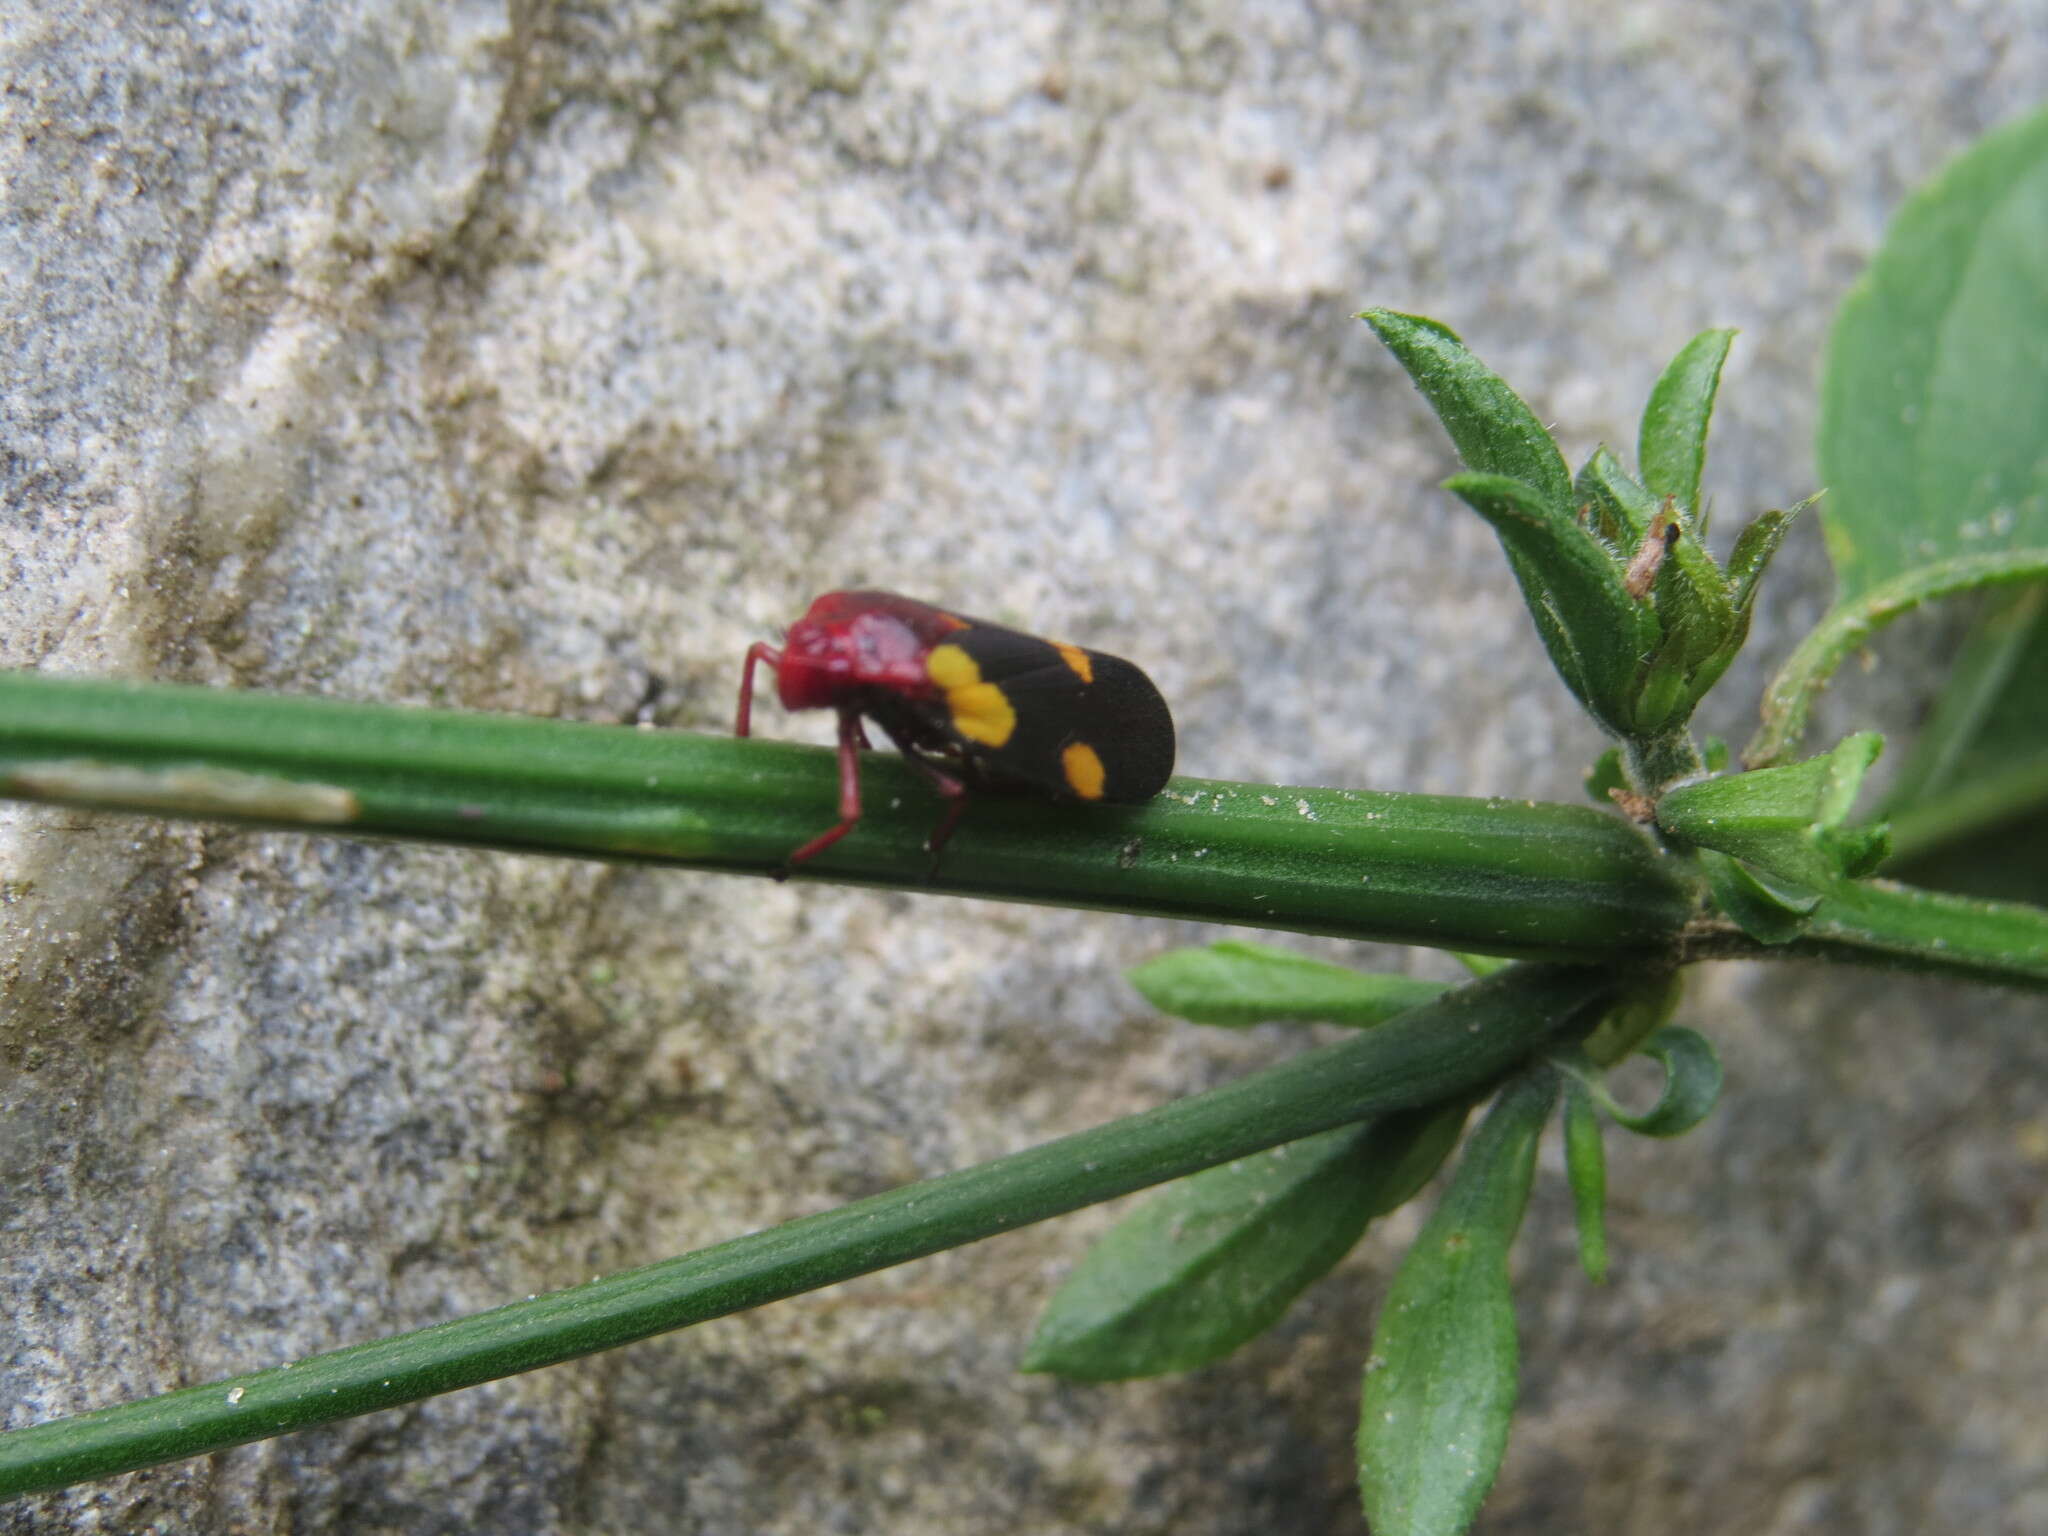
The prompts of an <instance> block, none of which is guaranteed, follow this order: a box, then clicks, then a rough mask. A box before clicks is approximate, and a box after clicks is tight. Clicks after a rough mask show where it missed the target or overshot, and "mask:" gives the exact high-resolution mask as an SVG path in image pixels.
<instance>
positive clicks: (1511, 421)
mask: <svg viewBox="0 0 2048 1536" xmlns="http://www.w3.org/2000/svg"><path fill="white" fill-rule="evenodd" d="M1358 318H1359V319H1361V320H1363V321H1364V322H1365V323H1366V324H1367V325H1369V326H1371V327H1372V329H1373V334H1374V335H1376V336H1378V337H1379V339H1380V341H1381V342H1382V344H1384V345H1385V347H1386V348H1387V350H1388V351H1390V352H1392V353H1393V354H1394V356H1395V357H1396V358H1397V359H1399V360H1400V363H1401V366H1402V367H1403V368H1406V369H1407V370H1408V376H1409V377H1410V378H1411V379H1413V380H1414V381H1415V387H1416V388H1417V389H1419V390H1421V391H1422V394H1423V398H1425V399H1426V400H1428V401H1429V403H1430V406H1431V408H1432V409H1433V410H1435V412H1436V414H1437V419H1438V420H1439V421H1441V422H1442V423H1443V424H1444V430H1445V431H1446V432H1448V433H1450V435H1451V441H1452V443H1454V444H1455V445H1456V446H1457V449H1458V457H1459V458H1461V459H1463V460H1464V461H1465V467H1466V468H1467V469H1470V470H1472V471H1474V472H1475V473H1478V474H1484V475H1504V476H1506V477H1507V478H1508V479H1511V480H1519V481H1521V482H1522V483H1523V484H1524V485H1526V486H1529V487H1530V488H1532V489H1533V490H1534V491H1535V492H1536V494H1537V496H1538V497H1539V498H1540V499H1541V501H1542V503H1543V505H1544V506H1545V508H1546V509H1547V510H1549V511H1551V512H1553V513H1555V514H1557V515H1560V516H1569V515H1570V513H1571V512H1572V510H1573V509H1572V494H1571V476H1570V474H1569V473H1568V472H1567V471H1566V469H1565V463H1564V458H1563V456H1562V455H1561V454H1559V453H1558V451H1557V444H1556V442H1555V441H1554V440H1553V439H1552V438H1551V435H1550V434H1549V433H1548V432H1546V431H1545V430H1544V428H1543V423H1542V422H1540V421H1538V420H1537V419H1536V414H1535V412H1533V411H1531V410H1530V409H1529V407H1528V406H1527V405H1526V404H1524V403H1523V401H1522V397H1521V396H1520V395H1518V394H1516V393H1515V392H1514V391H1513V390H1512V389H1510V388H1508V386H1507V383H1506V381H1505V380H1503V379H1502V378H1501V376H1500V375H1499V374H1497V373H1495V372H1494V371H1493V370H1492V369H1491V368H1489V367H1487V366H1486V364H1484V363H1482V362H1480V361H1479V359H1478V358H1476V357H1474V356H1473V355H1472V354H1471V353H1470V352H1468V351H1467V350H1466V349H1465V344H1464V343H1463V342H1462V341H1460V340H1459V339H1458V334H1457V332H1455V331H1453V330H1452V329H1451V328H1450V327H1449V326H1447V325H1441V324H1439V323H1438V322H1437V321H1434V320H1429V319H1425V318H1424V317H1423V316H1421V315H1403V314H1397V313H1396V312H1395V311H1393V310H1390V309H1368V310H1367V311H1365V313H1363V314H1362V315H1360V316H1359V317H1358Z"/></svg>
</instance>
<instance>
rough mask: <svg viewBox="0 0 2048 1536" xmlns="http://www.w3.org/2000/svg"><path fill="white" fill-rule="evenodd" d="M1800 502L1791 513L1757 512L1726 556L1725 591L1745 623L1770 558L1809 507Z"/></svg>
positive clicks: (1738, 535) (1806, 503)
mask: <svg viewBox="0 0 2048 1536" xmlns="http://www.w3.org/2000/svg"><path fill="white" fill-rule="evenodd" d="M1811 505H1812V502H1811V501H1802V502H1801V503H1799V505H1798V506H1796V507H1793V508H1792V509H1791V510H1790V511H1784V512H1777V511H1773V512H1760V513H1758V514H1757V516H1756V517H1755V518H1754V519H1752V520H1751V522H1750V524H1749V526H1748V527H1747V528H1745V529H1743V530H1742V532H1740V533H1738V534H1737V535H1736V536H1735V548H1733V549H1732V550H1730V551H1729V552H1728V570H1727V576H1728V590H1729V593H1730V597H1731V600H1732V601H1733V603H1734V605H1735V611H1736V613H1737V614H1738V615H1740V616H1741V617H1742V618H1743V619H1744V620H1745V621H1746V620H1747V619H1748V617H1749V611H1750V609H1751V608H1752V607H1753V606H1754V605H1755V603H1756V588H1757V583H1758V582H1759V581H1761V580H1762V579H1763V574H1764V572H1765V571H1766V570H1768V569H1769V568H1770V564H1771V557H1772V556H1773V555H1775V554H1777V552H1778V546H1779V545H1781V544H1783V543H1784V542H1785V535H1786V534H1788V533H1790V532H1791V531H1792V525H1793V523H1794V522H1796V521H1798V518H1799V514H1800V513H1801V512H1802V511H1804V510H1805V509H1806V508H1807V507H1809V506H1811Z"/></svg>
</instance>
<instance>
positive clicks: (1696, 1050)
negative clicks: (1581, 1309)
mask: <svg viewBox="0 0 2048 1536" xmlns="http://www.w3.org/2000/svg"><path fill="white" fill-rule="evenodd" d="M1643 1054H1644V1055H1645V1056H1648V1057H1651V1058H1652V1059H1653V1060H1655V1061H1656V1062H1657V1063H1658V1064H1659V1065H1660V1066H1662V1067H1663V1068H1664V1089H1663V1091H1662V1092H1661V1093H1659V1094H1658V1095H1657V1102H1656V1103H1655V1104H1652V1105H1651V1106H1650V1107H1649V1108H1648V1109H1646V1110H1644V1111H1643V1113H1641V1114H1640V1115H1633V1114H1630V1113H1629V1112H1628V1111H1627V1110H1625V1109H1623V1108H1622V1107H1621V1106H1620V1105H1619V1104H1617V1103H1615V1102H1614V1100H1613V1099H1612V1098H1611V1097H1609V1096H1607V1095H1606V1094H1605V1093H1604V1091H1603V1092H1602V1093H1600V1094H1599V1095H1598V1097H1600V1100H1601V1108H1603V1109H1605V1110H1606V1111H1607V1113H1608V1114H1609V1115H1610V1116H1612V1117H1613V1119H1614V1121H1615V1123H1616V1124H1617V1125H1621V1126H1624V1127H1626V1128H1627V1129H1629V1130H1631V1131H1634V1132H1635V1133H1636V1134H1637V1135H1638V1136H1658V1137H1672V1136H1683V1135H1684V1134H1685V1133H1686V1132H1687V1131H1689V1130H1691V1129H1692V1128H1693V1127H1694V1126H1696V1125H1698V1124H1699V1123H1700V1122H1701V1121H1702V1120H1704V1119H1706V1118H1707V1115H1708V1114H1709V1113H1710V1112H1711V1111H1712V1110H1713V1107H1714V1105H1715V1103H1716V1102H1717V1101H1718V1100H1719V1099H1720V1097H1721V1058H1720V1057H1718V1056H1717V1055H1715V1054H1714V1047H1713V1046H1712V1044H1710V1043H1709V1042H1708V1040H1707V1037H1706V1036H1705V1035H1702V1034H1700V1033H1699V1032H1698V1031H1697V1030H1691V1029H1687V1028H1685V1027H1684V1026H1683V1025H1676V1024H1674V1025H1672V1026H1670V1027H1669V1028H1666V1029H1660V1030H1658V1031H1657V1033H1656V1034H1654V1035H1652V1036H1651V1037H1650V1038H1649V1039H1648V1040H1647V1041H1645V1042H1644V1043H1643Z"/></svg>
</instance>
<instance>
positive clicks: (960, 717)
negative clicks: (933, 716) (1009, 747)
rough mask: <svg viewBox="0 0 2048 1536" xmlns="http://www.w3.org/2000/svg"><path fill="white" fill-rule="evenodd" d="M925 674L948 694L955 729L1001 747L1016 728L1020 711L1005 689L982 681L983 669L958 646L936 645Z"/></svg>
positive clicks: (972, 737) (926, 665)
mask: <svg viewBox="0 0 2048 1536" xmlns="http://www.w3.org/2000/svg"><path fill="white" fill-rule="evenodd" d="M924 672H925V676H926V677H929V678H930V679H931V680H932V681H933V682H934V683H937V684H938V685H939V687H940V688H941V689H943V690H944V691H945V695H946V709H947V711H948V713H950V714H951V715H952V717H953V729H954V730H956V731H958V732H959V733H960V734H961V735H962V736H965V737H966V738H967V739H968V740H969V741H978V742H980V743H981V744H982V745H983V746H984V747H1000V746H1002V745H1003V743H1005V742H1006V741H1008V740H1009V739H1010V736H1011V733H1012V732H1014V731H1015V730H1016V729H1017V711H1016V710H1015V709H1014V708H1012V707H1011V704H1010V701H1009V699H1008V698H1006V697H1005V696H1004V694H1003V690H1002V689H1000V688H998V687H997V686H996V685H995V684H994V683H984V682H983V681H982V680H981V668H980V666H979V665H977V664H976V662H975V660H974V658H973V657H972V656H970V655H968V654H967V653H966V652H965V651H963V650H961V649H960V647H959V646H957V645H935V646H933V647H932V653H931V654H930V655H929V656H927V657H926V658H925V661H924Z"/></svg>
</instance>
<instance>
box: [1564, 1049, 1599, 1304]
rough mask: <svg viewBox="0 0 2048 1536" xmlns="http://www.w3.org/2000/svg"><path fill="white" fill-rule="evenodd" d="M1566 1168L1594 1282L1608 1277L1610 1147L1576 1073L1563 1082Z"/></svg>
mask: <svg viewBox="0 0 2048 1536" xmlns="http://www.w3.org/2000/svg"><path fill="white" fill-rule="evenodd" d="M1564 1171H1565V1176H1566V1177H1567V1178H1569V1179H1570V1180H1571V1186H1572V1209H1573V1211H1574V1213H1576V1215H1577V1217H1578V1225H1579V1266H1580V1267H1581V1268H1582V1269H1584V1270H1585V1272H1586V1278H1587V1279H1589V1280H1591V1281H1592V1282H1593V1283H1594V1284H1595V1285H1601V1284H1604V1283H1605V1282H1606V1279H1607V1149H1606V1147H1605V1146H1604V1145H1603V1144H1602V1142H1601V1140H1600V1114H1599V1110H1598V1109H1597V1108H1596V1107H1595V1106H1594V1103H1593V1095H1592V1094H1591V1093H1589V1092H1588V1091H1587V1090H1586V1085H1585V1084H1584V1083H1582V1082H1580V1081H1579V1080H1578V1079H1577V1078H1576V1077H1567V1078H1566V1079H1565V1083H1564Z"/></svg>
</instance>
